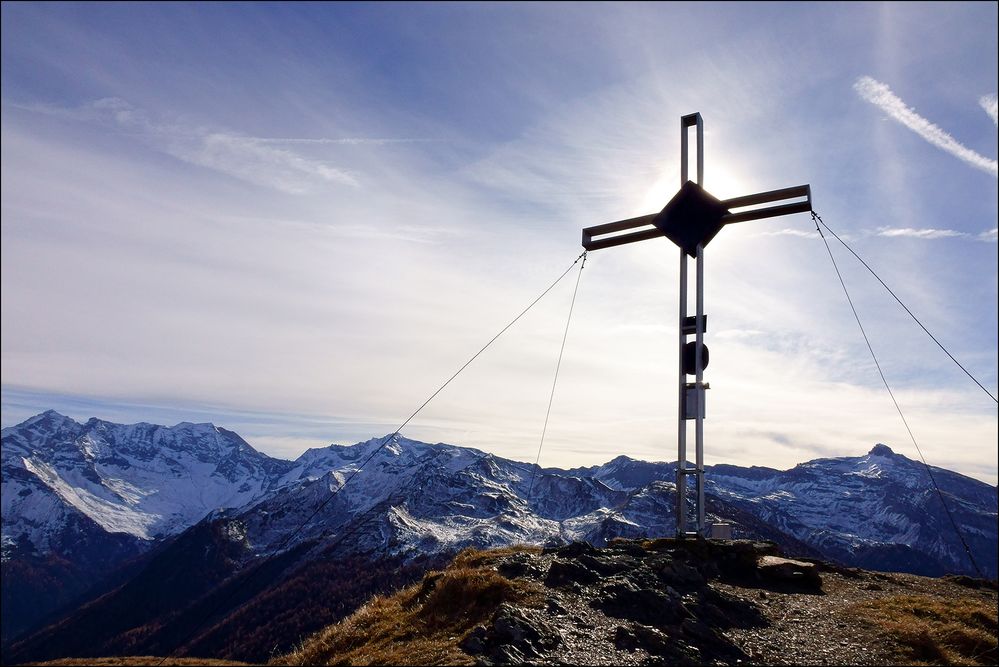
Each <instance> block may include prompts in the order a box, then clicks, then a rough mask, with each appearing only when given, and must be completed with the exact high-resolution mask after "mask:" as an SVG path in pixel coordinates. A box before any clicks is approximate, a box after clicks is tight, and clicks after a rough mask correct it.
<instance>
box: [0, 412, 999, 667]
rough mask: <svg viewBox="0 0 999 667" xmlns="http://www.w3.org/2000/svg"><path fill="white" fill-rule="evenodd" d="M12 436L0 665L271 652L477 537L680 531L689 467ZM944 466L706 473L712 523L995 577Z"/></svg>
mask: <svg viewBox="0 0 999 667" xmlns="http://www.w3.org/2000/svg"><path fill="white" fill-rule="evenodd" d="M0 450H2V478H3V486H2V517H3V523H2V568H3V586H2V596H3V608H4V614H3V622H2V631H3V640H4V662H7V661H8V660H15V661H22V660H41V659H49V658H56V657H63V656H67V655H73V656H84V655H88V654H89V655H112V654H116V653H118V654H120V653H122V652H130V653H132V654H159V655H165V654H169V653H171V652H175V653H177V654H189V655H214V656H217V657H231V658H242V659H261V658H266V657H267V656H268V655H269V654H270V653H272V652H273V651H274V650H276V649H277V648H287V646H283V647H282V646H280V644H281V643H282V642H284V643H285V644H286V643H287V642H289V641H295V640H297V639H298V638H299V637H301V636H302V633H304V632H308V631H309V630H310V628H313V627H321V625H322V624H326V623H329V622H332V621H334V620H336V619H338V618H342V617H343V616H344V615H346V614H347V613H350V612H351V611H353V609H354V608H356V606H357V605H359V604H361V603H363V602H364V601H365V599H366V598H367V596H369V595H370V594H371V593H372V592H373V591H378V590H380V589H381V587H384V586H387V585H389V584H390V583H391V584H399V583H404V582H405V581H409V580H413V579H415V578H416V577H418V576H420V575H421V574H422V572H423V571H425V570H426V569H427V568H428V567H431V566H434V565H435V564H437V563H439V562H441V559H443V558H446V557H447V556H450V555H453V554H454V553H455V552H456V551H458V550H460V549H461V548H464V547H467V546H475V547H479V548H486V547H495V546H502V545H508V544H514V543H527V544H540V545H548V546H555V545H560V544H566V543H570V542H573V541H586V542H590V543H591V544H594V545H596V546H603V545H605V544H606V543H607V542H608V540H610V539H612V538H614V537H627V538H640V537H645V536H661V535H672V534H673V533H674V532H675V516H674V512H675V510H674V503H675V485H674V481H673V480H674V479H675V470H676V464H675V463H663V462H645V461H638V460H635V459H631V458H628V457H625V456H619V457H617V458H615V459H613V460H612V461H609V462H607V463H605V464H603V465H599V466H592V467H585V468H575V469H571V470H561V469H556V468H544V469H543V468H539V467H537V466H534V465H531V464H527V463H520V462H516V461H511V460H508V459H504V458H501V457H497V456H494V455H492V454H489V453H487V452H483V451H480V450H477V449H472V448H467V447H458V446H454V445H447V444H442V443H437V444H428V443H422V442H417V441H414V440H409V439H407V438H404V437H401V436H399V435H395V436H388V437H385V438H378V439H372V440H369V441H367V442H362V443H358V444H356V445H350V446H343V445H330V446H328V447H323V448H316V449H309V450H308V451H306V452H305V453H303V454H302V455H301V456H300V457H298V458H297V459H296V460H294V461H286V460H281V459H275V458H271V457H269V456H267V455H265V454H262V453H260V452H257V451H256V450H254V449H253V448H252V447H251V446H250V445H249V444H248V443H246V441H244V440H243V439H242V438H240V437H239V436H238V435H237V434H235V433H233V432H231V431H227V430H225V429H223V428H219V427H217V426H214V425H212V424H191V423H181V424H178V425H176V426H173V427H165V426H156V425H151V424H132V425H121V424H113V423H110V422H106V421H102V420H99V419H90V420H89V421H87V422H86V423H82V424H81V423H78V422H76V421H74V420H72V419H70V418H68V417H65V416H63V415H60V414H58V413H56V412H54V411H48V412H45V413H42V414H39V415H37V416H35V417H32V418H30V419H28V420H27V421H25V422H23V423H21V424H18V425H16V426H12V427H9V428H5V429H3V431H2V447H0ZM932 473H933V476H934V477H935V479H936V482H937V484H938V485H939V487H940V490H941V493H942V496H943V498H944V499H945V500H946V503H947V508H946V509H945V508H944V506H943V504H942V503H941V499H940V497H939V496H938V495H937V494H936V492H935V491H934V488H933V485H932V484H931V482H930V479H929V476H928V473H927V469H926V468H925V467H924V466H923V464H922V463H919V462H916V461H912V460H910V459H908V458H906V457H905V456H902V455H900V454H896V453H894V452H893V451H892V450H891V449H890V448H889V447H887V446H886V445H883V444H878V445H875V446H874V447H873V448H872V449H871V450H870V451H869V452H868V453H867V454H865V455H863V456H855V457H838V458H827V459H817V460H813V461H809V462H807V463H802V464H800V465H798V466H795V467H794V468H791V469H790V470H776V469H772V468H764V467H756V466H754V467H750V468H744V467H739V466H733V465H714V466H709V467H708V468H707V469H706V475H705V478H706V497H707V506H708V515H709V520H711V521H722V520H723V521H726V522H729V523H731V524H732V526H733V536H734V537H748V538H753V539H765V540H769V541H772V542H776V543H778V544H779V545H780V546H781V547H782V549H783V550H784V551H785V552H786V553H790V554H795V555H800V556H805V557H813V558H822V559H826V560H830V561H833V562H837V563H840V564H843V565H847V566H855V567H863V568H866V569H875V570H882V571H903V572H911V573H915V574H924V575H931V576H938V575H942V574H945V573H958V574H971V575H974V574H977V570H976V569H975V565H973V564H972V560H971V557H973V558H974V561H975V563H976V565H977V568H978V569H979V570H980V571H981V573H982V574H984V575H985V576H988V577H991V578H995V577H996V559H997V546H996V545H997V493H996V487H994V486H990V485H988V484H985V483H983V482H980V481H978V480H975V479H972V478H970V477H966V476H964V475H961V474H958V473H955V472H952V471H949V470H945V469H942V468H932ZM947 510H949V513H950V516H948V513H947ZM951 519H953V522H954V523H955V524H956V525H957V526H958V527H959V528H960V531H961V534H962V535H963V538H964V541H965V542H966V543H967V544H968V547H969V550H970V554H969V553H967V552H966V551H965V548H964V545H963V544H962V541H961V539H960V537H959V536H958V534H957V532H956V531H955V529H954V527H953V525H952V523H951ZM969 556H970V557H969ZM317 580H321V581H322V582H323V584H322V585H319V586H317V585H316V583H315V582H316V581H317ZM306 607H307V608H308V613H306V612H305V611H303V609H305V608H306ZM261 619H265V621H266V622H262V620H261ZM265 626H266V627H265ZM251 630H252V632H251ZM236 636H240V637H242V638H243V640H241V641H240V642H239V645H238V647H236V645H235V644H234V642H233V637H236Z"/></svg>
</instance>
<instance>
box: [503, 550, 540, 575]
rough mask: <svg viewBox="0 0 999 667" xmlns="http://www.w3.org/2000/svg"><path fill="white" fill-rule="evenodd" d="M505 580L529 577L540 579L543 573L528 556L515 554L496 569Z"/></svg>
mask: <svg viewBox="0 0 999 667" xmlns="http://www.w3.org/2000/svg"><path fill="white" fill-rule="evenodd" d="M496 569H497V570H498V571H499V573H500V574H502V575H503V576H504V577H506V578H507V579H518V578H525V577H530V578H531V579H540V578H541V577H542V575H543V574H544V571H543V570H542V569H541V568H540V567H538V566H537V565H536V564H535V563H534V560H533V559H532V558H531V557H530V555H529V554H516V555H514V556H511V557H510V558H508V559H506V560H504V561H503V562H502V563H500V564H499V566H498V567H497V568H496Z"/></svg>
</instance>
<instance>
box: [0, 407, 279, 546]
mask: <svg viewBox="0 0 999 667" xmlns="http://www.w3.org/2000/svg"><path fill="white" fill-rule="evenodd" d="M2 436H3V447H2V465H3V501H2V504H3V541H4V543H5V544H12V543H18V542H20V543H24V541H25V540H26V541H27V542H28V543H30V544H32V545H33V547H34V548H35V550H37V551H38V552H39V553H45V552H48V551H50V550H52V549H54V548H55V547H56V546H57V545H59V544H60V543H61V542H62V538H61V537H60V535H61V534H62V532H63V531H64V530H66V529H68V526H69V525H70V523H71V521H70V518H71V517H74V516H78V515H82V516H83V517H86V519H88V520H89V521H92V522H94V523H95V524H97V525H98V526H100V528H101V529H103V530H104V531H106V532H108V533H124V534H128V535H131V536H133V537H135V538H138V539H140V540H152V539H155V538H158V537H164V536H167V535H172V534H175V533H177V532H179V531H181V530H183V529H185V528H187V527H188V526H190V525H192V524H194V523H196V522H197V521H199V520H200V519H201V518H202V517H204V516H205V515H206V514H207V513H209V512H211V511H212V510H215V509H218V508H221V507H238V506H241V505H244V504H246V503H248V502H251V501H253V500H255V499H257V498H259V497H260V496H262V495H263V494H265V493H266V492H268V491H269V490H270V487H271V485H272V484H273V482H274V473H275V472H283V471H285V470H287V469H289V468H290V467H291V464H290V463H289V462H287V461H277V460H275V459H271V458H270V457H268V456H266V455H264V454H261V453H259V452H257V451H256V450H254V449H253V448H252V447H250V446H249V445H248V444H247V443H246V442H245V441H244V440H243V439H242V438H240V437H239V436H238V435H236V434H235V433H232V432H231V431H226V430H224V429H219V428H216V427H215V426H214V425H212V424H191V423H181V424H177V425H176V426H173V427H165V426H157V425H154V424H146V423H139V424H128V425H122V424H114V423H111V422H107V421H103V420H100V419H96V418H95V419H90V420H88V421H87V422H86V423H85V424H79V423H77V422H76V421H74V420H72V419H70V418H68V417H65V416H63V415H60V414H59V413H57V412H54V411H51V410H50V411H47V412H44V413H42V414H40V415H36V416H35V417H32V418H30V419H28V420H26V421H25V422H23V423H21V424H18V425H17V426H12V427H10V428H6V429H3V432H2Z"/></svg>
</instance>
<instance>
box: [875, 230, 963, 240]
mask: <svg viewBox="0 0 999 667" xmlns="http://www.w3.org/2000/svg"><path fill="white" fill-rule="evenodd" d="M876 236H887V237H896V236H906V237H909V238H914V239H946V238H967V237H968V234H966V233H964V232H959V231H957V230H956V229H913V228H911V227H878V231H877V234H876Z"/></svg>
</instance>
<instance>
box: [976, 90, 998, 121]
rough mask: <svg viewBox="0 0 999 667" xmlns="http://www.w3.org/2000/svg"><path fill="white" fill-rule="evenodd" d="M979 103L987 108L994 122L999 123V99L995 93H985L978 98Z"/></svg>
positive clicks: (986, 110)
mask: <svg viewBox="0 0 999 667" xmlns="http://www.w3.org/2000/svg"><path fill="white" fill-rule="evenodd" d="M978 104H980V105H981V107H982V108H983V109H985V113H987V114H988V115H989V116H990V117H991V118H992V122H993V123H995V124H996V125H999V100H997V99H996V96H995V95H994V94H993V95H983V96H982V97H981V98H980V99H979V100H978Z"/></svg>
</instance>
